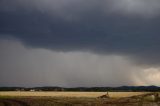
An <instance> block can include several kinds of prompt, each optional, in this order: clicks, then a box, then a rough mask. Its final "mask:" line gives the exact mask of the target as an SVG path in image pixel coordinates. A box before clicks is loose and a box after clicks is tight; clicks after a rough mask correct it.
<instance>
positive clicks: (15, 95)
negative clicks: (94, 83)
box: [0, 91, 160, 106]
mask: <svg viewBox="0 0 160 106" xmlns="http://www.w3.org/2000/svg"><path fill="white" fill-rule="evenodd" d="M105 94H106V92H20V91H17V92H13V91H9V92H0V106H160V104H159V103H158V102H157V103H155V102H153V101H152V100H151V98H149V99H148V100H147V101H146V100H145V101H144V100H143V101H140V100H139V99H137V98H130V97H133V96H138V95H143V94H146V92H109V96H110V98H97V97H99V96H102V95H105ZM142 102H143V103H142Z"/></svg>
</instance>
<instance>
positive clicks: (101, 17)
mask: <svg viewBox="0 0 160 106" xmlns="http://www.w3.org/2000/svg"><path fill="white" fill-rule="evenodd" d="M159 11H160V1H159V0H100V1H98V0H0V86H23V87H35V86H61V87H82V86H83V87H95V86H103V87H104V86H124V85H129V86H140V85H141V86H146V85H156V86H160V84H159V80H160V55H159V54H160V50H159V48H160V42H159V40H160V36H159V34H160V30H159V28H160V12H159Z"/></svg>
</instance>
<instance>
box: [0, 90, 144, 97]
mask: <svg viewBox="0 0 160 106" xmlns="http://www.w3.org/2000/svg"><path fill="white" fill-rule="evenodd" d="M144 93H145V92H109V95H110V97H113V98H118V97H129V96H134V95H139V94H144ZM104 94H106V92H20V91H7V92H0V96H36V97H38V96H39V97H41V96H51V97H88V98H96V97H99V96H101V95H104Z"/></svg>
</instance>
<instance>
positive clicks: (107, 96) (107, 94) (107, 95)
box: [98, 92, 109, 99]
mask: <svg viewBox="0 0 160 106" xmlns="http://www.w3.org/2000/svg"><path fill="white" fill-rule="evenodd" d="M98 98H102V99H103V98H109V93H108V92H107V93H106V94H105V95H102V96H99V97H98Z"/></svg>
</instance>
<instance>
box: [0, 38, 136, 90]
mask: <svg viewBox="0 0 160 106" xmlns="http://www.w3.org/2000/svg"><path fill="white" fill-rule="evenodd" d="M0 50H1V52H0V58H1V59H0V63H1V64H0V67H1V74H0V85H1V86H65V87H77V86H88V87H89V86H120V85H137V84H138V83H136V82H134V77H133V74H132V71H133V70H137V69H138V68H137V67H135V66H134V65H132V64H131V63H130V60H128V59H127V58H126V57H122V56H118V55H117V56H116V55H108V56H101V55H97V54H92V53H88V52H55V51H50V50H47V49H33V48H28V47H26V46H24V45H23V44H22V43H21V42H19V41H15V40H1V41H0ZM134 72H135V73H136V72H137V71H134ZM126 74H127V76H126Z"/></svg>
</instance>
